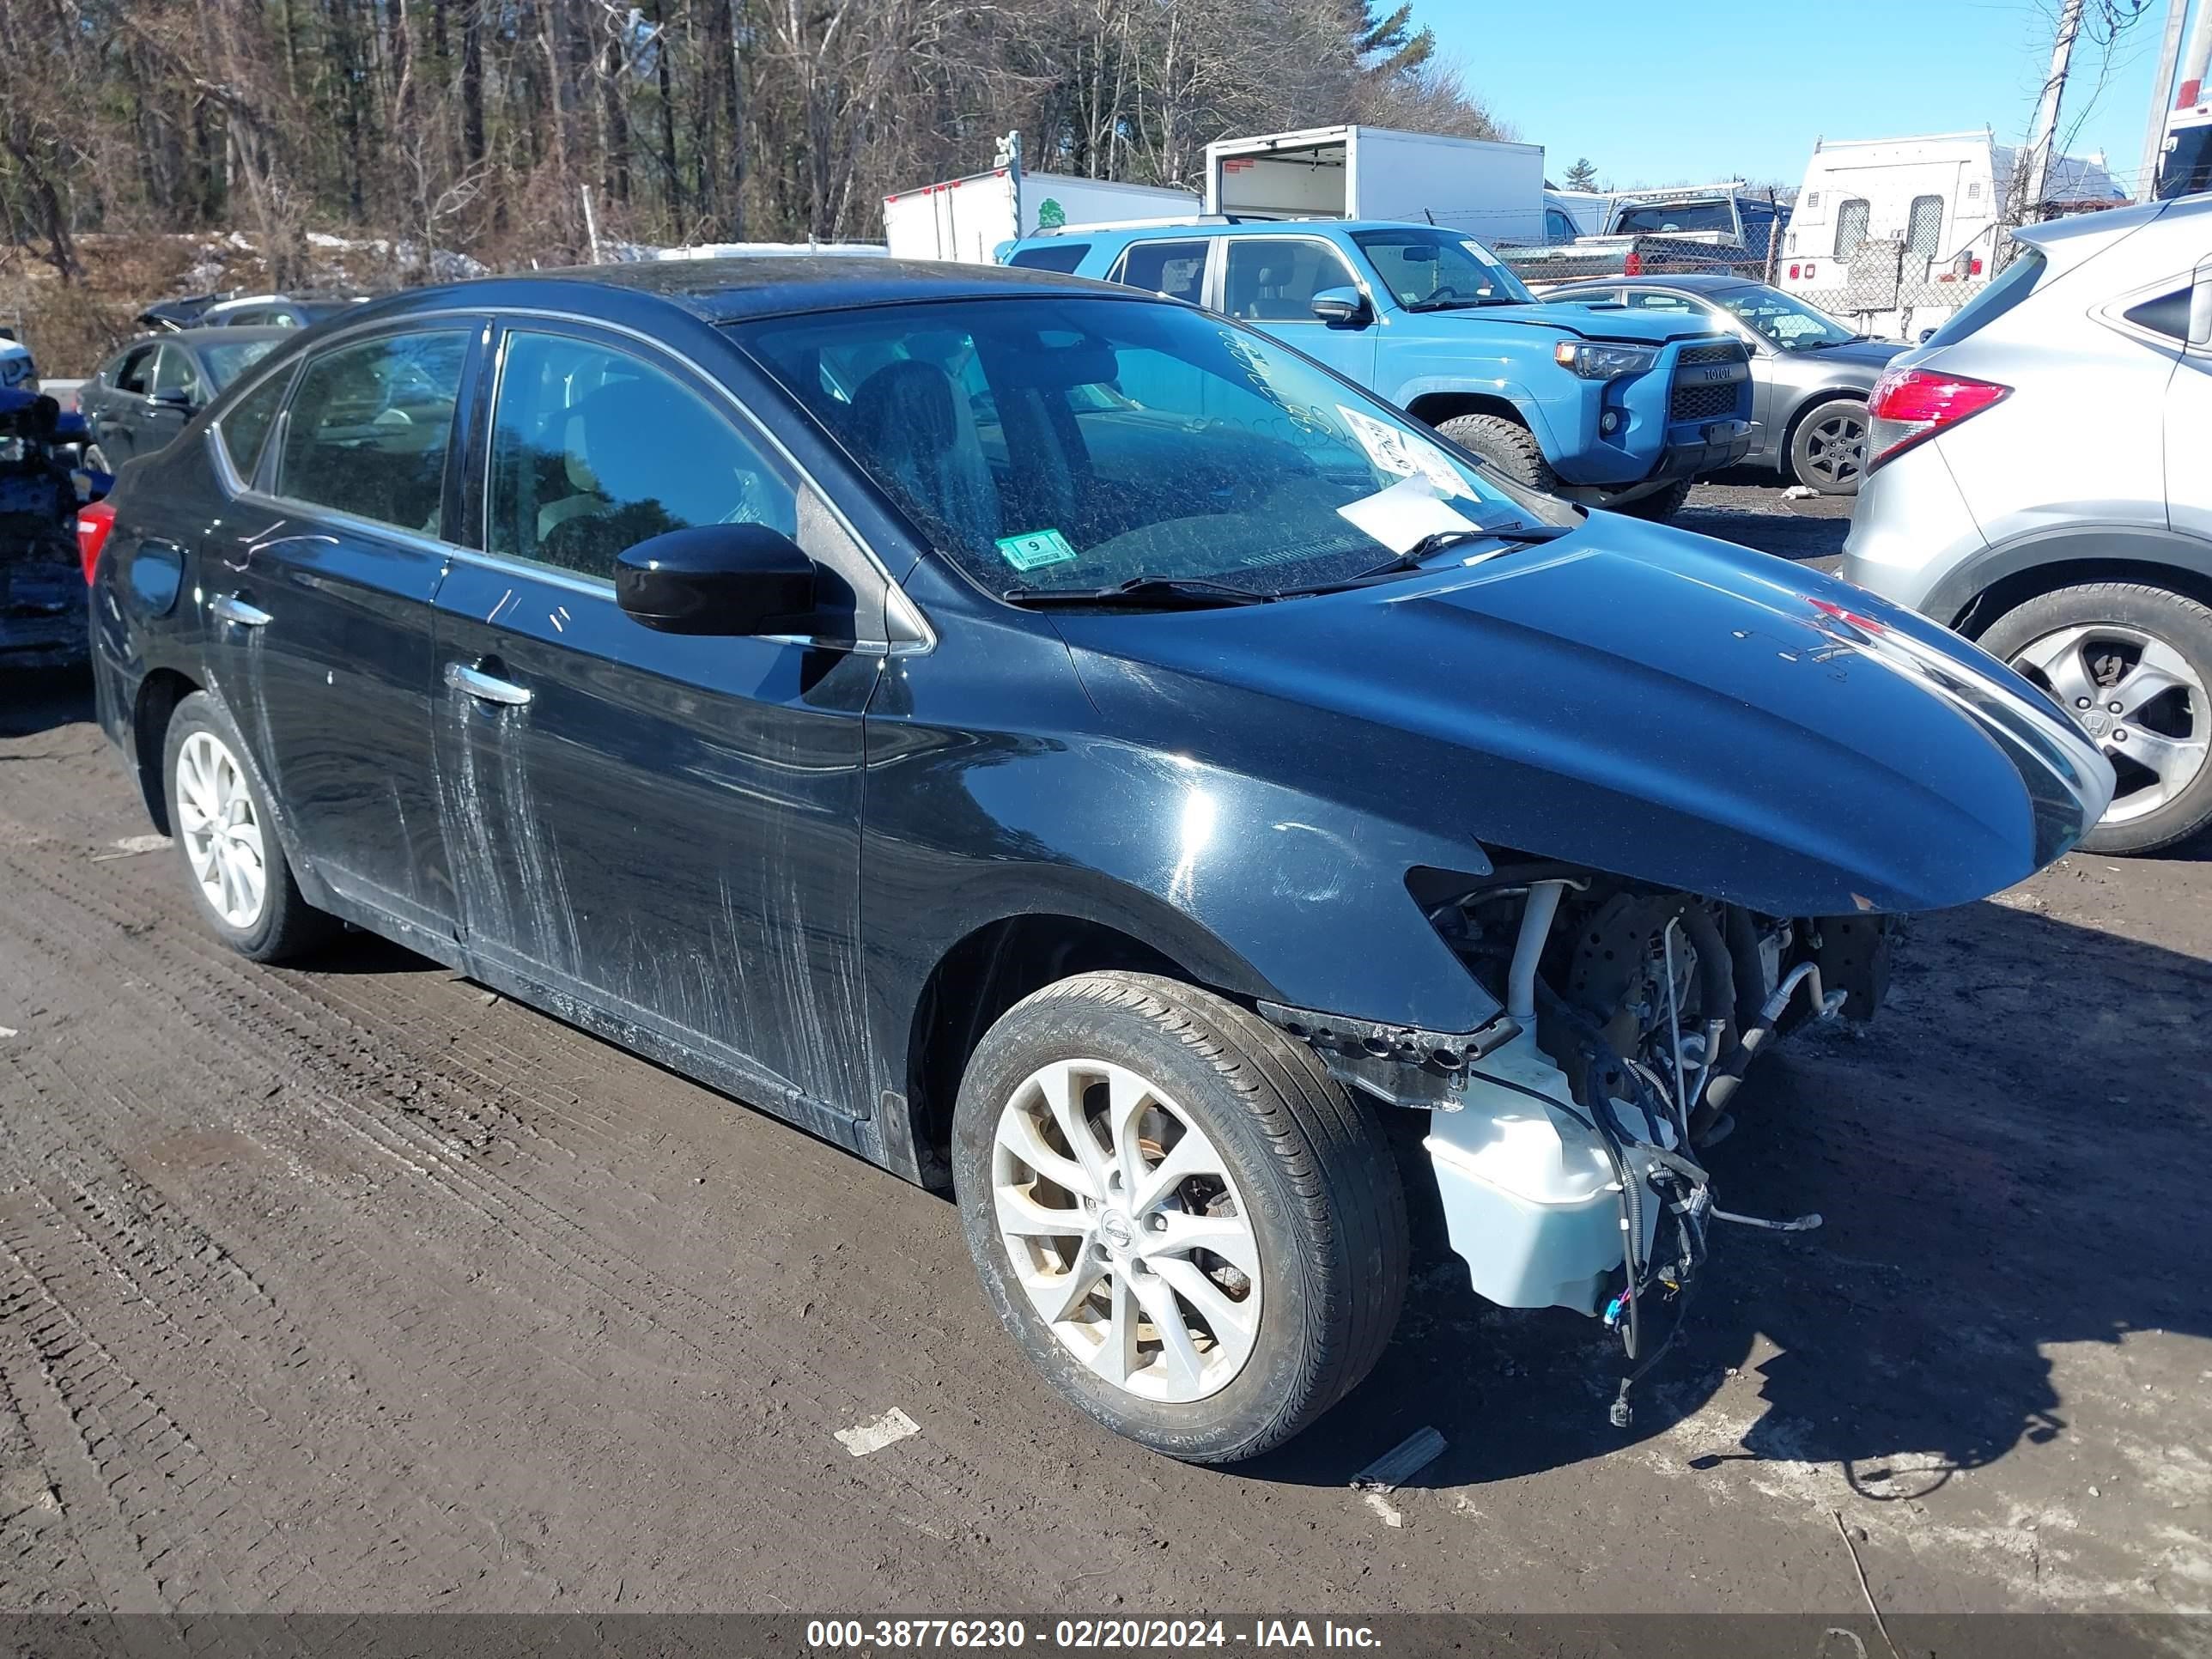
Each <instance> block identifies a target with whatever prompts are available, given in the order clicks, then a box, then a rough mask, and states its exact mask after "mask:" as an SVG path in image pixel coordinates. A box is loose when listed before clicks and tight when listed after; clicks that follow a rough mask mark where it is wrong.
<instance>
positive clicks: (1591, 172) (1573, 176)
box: [1567, 155, 1597, 190]
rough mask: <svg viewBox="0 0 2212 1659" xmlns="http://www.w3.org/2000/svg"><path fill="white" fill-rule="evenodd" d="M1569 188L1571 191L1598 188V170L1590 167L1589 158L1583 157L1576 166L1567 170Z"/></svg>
mask: <svg viewBox="0 0 2212 1659" xmlns="http://www.w3.org/2000/svg"><path fill="white" fill-rule="evenodd" d="M1567 188H1568V189H1569V190H1595V189H1596V188H1597V169H1596V168H1595V167H1592V166H1591V165H1590V159H1589V156H1587V155H1585V156H1583V157H1581V158H1580V159H1578V160H1577V161H1576V162H1575V164H1574V166H1572V167H1569V168H1568V169H1567Z"/></svg>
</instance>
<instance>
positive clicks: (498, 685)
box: [446, 662, 535, 708]
mask: <svg viewBox="0 0 2212 1659" xmlns="http://www.w3.org/2000/svg"><path fill="white" fill-rule="evenodd" d="M446 684H448V685H450V686H452V687H453V690H456V691H465V692H467V693H468V694H469V695H470V696H472V697H482V698H483V700H484V701H485V702H503V703H507V704H508V705H509V706H511V707H513V708H520V707H521V706H522V705H523V704H524V703H526V702H529V701H530V699H531V698H532V696H534V695H535V693H533V692H532V690H530V688H529V687H528V686H525V685H517V684H514V683H513V681H512V680H500V679H494V678H492V677H491V676H490V675H489V674H486V673H483V672H481V671H478V670H477V669H474V668H471V667H470V666H469V665H468V664H466V663H465V662H449V663H447V665H446Z"/></svg>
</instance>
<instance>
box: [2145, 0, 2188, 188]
mask: <svg viewBox="0 0 2212 1659" xmlns="http://www.w3.org/2000/svg"><path fill="white" fill-rule="evenodd" d="M2188 15H2189V0H2166V36H2165V38H2164V39H2163V40H2160V43H2159V48H2158V79H2157V80H2156V81H2155V82H2153V83H2152V86H2151V94H2150V125H2148V126H2147V127H2145V128H2144V129H2143V147H2142V164H2141V165H2140V166H2139V167H2137V168H2136V200H2137V201H2138V202H2148V201H2149V200H2150V199H2151V197H2153V196H2154V195H2155V194H2156V193H2157V191H2158V170H2159V167H2160V164H2161V163H2163V162H2164V161H2165V160H2166V122H2167V121H2168V119H2170V118H2172V113H2173V80H2174V71H2175V70H2177V69H2178V68H2179V66H2180V64H2181V26H2182V24H2183V22H2184V21H2185V20H2186V19H2187V17H2188Z"/></svg>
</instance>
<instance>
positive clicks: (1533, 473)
mask: <svg viewBox="0 0 2212 1659" xmlns="http://www.w3.org/2000/svg"><path fill="white" fill-rule="evenodd" d="M1437 431H1438V432H1440V433H1442V434H1443V435H1444V436H1445V437H1447V438H1449V439H1450V440H1451V441H1453V442H1454V443H1455V444H1457V445H1458V446H1459V447H1461V448H1462V449H1465V450H1471V451H1473V452H1474V453H1475V454H1477V455H1480V457H1481V458H1482V459H1484V460H1486V461H1487V462H1488V463H1489V464H1490V465H1492V467H1493V468H1495V469H1496V470H1497V471H1500V472H1502V473H1504V475H1505V476H1506V477H1509V478H1510V479H1512V480H1513V482H1514V483H1518V484H1526V485H1528V488H1529V489H1534V490H1541V492H1542V493H1543V494H1545V495H1558V494H1559V474H1558V473H1556V472H1554V471H1552V464H1551V463H1550V462H1549V461H1547V460H1546V459H1544V447H1543V446H1542V445H1541V444H1540V443H1538V442H1537V441H1536V435H1535V434H1534V433H1533V432H1531V431H1529V430H1528V428H1527V427H1525V426H1523V425H1522V424H1521V422H1518V421H1513V420H1508V419H1507V418H1506V417H1505V416H1503V415H1458V416H1453V417H1452V418H1451V419H1450V420H1449V421H1445V422H1443V423H1442V424H1441V425H1439V426H1438V427H1437Z"/></svg>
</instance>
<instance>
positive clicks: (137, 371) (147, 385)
mask: <svg viewBox="0 0 2212 1659" xmlns="http://www.w3.org/2000/svg"><path fill="white" fill-rule="evenodd" d="M115 389H116V390H117V391H118V392H137V393H138V394H139V395H140V396H141V397H143V396H144V395H145V394H146V393H148V392H151V391H152V390H153V389H154V348H153V347H152V346H149V345H147V346H140V347H139V348H138V349H137V350H136V351H134V352H132V353H131V355H130V356H127V357H125V359H124V360H123V365H122V367H121V368H118V369H117V370H116V371H115Z"/></svg>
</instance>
